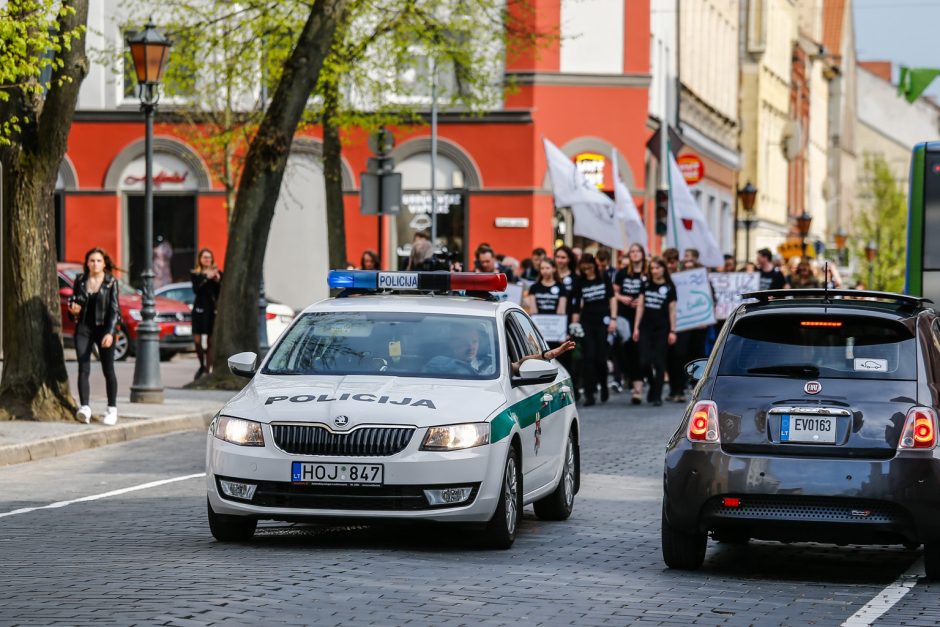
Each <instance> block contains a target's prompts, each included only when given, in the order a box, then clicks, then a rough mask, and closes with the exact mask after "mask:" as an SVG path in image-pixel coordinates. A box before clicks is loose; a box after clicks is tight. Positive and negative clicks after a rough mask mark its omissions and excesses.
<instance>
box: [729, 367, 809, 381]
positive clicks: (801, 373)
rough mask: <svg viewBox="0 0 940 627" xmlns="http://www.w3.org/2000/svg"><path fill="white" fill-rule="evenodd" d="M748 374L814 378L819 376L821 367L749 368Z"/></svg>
mask: <svg viewBox="0 0 940 627" xmlns="http://www.w3.org/2000/svg"><path fill="white" fill-rule="evenodd" d="M747 371H748V374H783V375H788V376H791V377H812V378H814V379H815V378H816V377H818V376H819V367H818V366H814V365H813V364H782V365H779V366H760V367H758V368H748V369H747Z"/></svg>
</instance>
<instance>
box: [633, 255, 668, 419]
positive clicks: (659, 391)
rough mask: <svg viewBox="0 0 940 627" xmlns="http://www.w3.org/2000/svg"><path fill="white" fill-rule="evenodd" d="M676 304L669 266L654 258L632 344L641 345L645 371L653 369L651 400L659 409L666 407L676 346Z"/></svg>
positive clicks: (638, 310) (659, 258)
mask: <svg viewBox="0 0 940 627" xmlns="http://www.w3.org/2000/svg"><path fill="white" fill-rule="evenodd" d="M676 300H677V298H676V286H675V285H673V283H672V279H671V278H670V277H669V270H667V269H666V262H665V261H664V260H663V258H662V257H653V258H652V259H651V260H650V265H649V278H648V279H647V280H646V281H644V282H643V287H642V289H641V291H640V302H639V304H638V305H637V308H636V324H635V325H634V327H633V341H634V342H638V343H639V349H640V359H641V361H642V368H643V371H644V372H645V371H646V370H647V369H648V368H650V367H652V369H653V375H652V378H651V380H650V391H649V399H650V400H651V402H652V403H653V405H656V406H659V405H662V404H663V380H664V379H665V373H666V355H667V354H668V352H669V347H670V346H671V345H673V344H675V342H676Z"/></svg>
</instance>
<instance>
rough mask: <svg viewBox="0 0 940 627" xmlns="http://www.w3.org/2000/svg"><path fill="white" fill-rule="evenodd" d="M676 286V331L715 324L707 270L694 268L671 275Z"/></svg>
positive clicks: (713, 304) (713, 305)
mask: <svg viewBox="0 0 940 627" xmlns="http://www.w3.org/2000/svg"><path fill="white" fill-rule="evenodd" d="M672 282H673V283H675V284H676V294H677V296H678V302H677V303H676V330H677V331H687V330H689V329H694V328H696V327H701V326H707V325H710V324H715V301H714V300H713V299H712V291H711V289H710V287H709V284H708V270H706V269H705V268H696V269H695V270H685V271H683V272H676V273H675V274H673V275H672Z"/></svg>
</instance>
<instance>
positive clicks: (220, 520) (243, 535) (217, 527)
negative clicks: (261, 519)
mask: <svg viewBox="0 0 940 627" xmlns="http://www.w3.org/2000/svg"><path fill="white" fill-rule="evenodd" d="M206 511H207V513H208V514H209V531H211V532H212V536H213V537H214V538H215V539H216V540H218V541H219V542H244V541H246V540H251V536H253V535H255V527H257V526H258V521H257V520H255V519H254V518H247V517H245V516H229V515H227V514H216V513H215V512H214V511H212V505H210V504H209V501H208V499H207V500H206Z"/></svg>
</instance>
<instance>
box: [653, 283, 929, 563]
mask: <svg viewBox="0 0 940 627" xmlns="http://www.w3.org/2000/svg"><path fill="white" fill-rule="evenodd" d="M746 296H747V297H749V298H754V299H756V301H755V302H752V303H749V304H744V305H741V306H740V307H739V308H738V309H737V310H736V311H735V312H734V314H733V315H732V316H731V318H729V320H728V321H727V323H726V324H725V327H724V328H723V329H722V332H721V334H720V335H719V337H718V341H717V343H716V344H715V348H714V350H713V351H712V354H711V356H710V357H709V359H707V360H699V361H697V362H692V363H691V364H689V367H688V370H689V374H690V375H691V376H692V378H693V379H696V380H698V382H697V384H696V386H695V390H694V393H693V397H692V400H691V402H690V403H689V406H688V408H687V410H686V413H685V415H684V417H683V419H682V422H681V424H680V426H679V429H678V430H677V431H676V433H675V435H673V436H672V438H671V440H670V441H669V444H668V446H667V451H666V463H665V476H664V497H663V517H662V552H663V559H664V561H665V562H666V565H667V566H669V567H670V568H678V569H695V568H698V567H699V566H701V564H702V562H703V560H704V557H705V548H706V545H707V542H708V536H709V534H711V536H712V537H713V538H714V539H715V540H717V541H721V542H742V543H743V542H747V541H748V540H749V539H750V538H756V539H764V540H780V541H815V542H831V543H838V544H846V543H852V544H904V545H907V546H908V547H916V546H917V545H920V544H923V545H924V556H925V565H926V574H927V577H928V578H930V579H940V450H938V449H937V446H936V444H937V412H938V408H940V319H938V317H937V312H936V311H934V310H933V309H932V308H930V306H929V303H930V301H927V300H925V299H921V298H916V297H910V296H901V295H898V294H888V293H882V292H858V291H835V290H829V291H824V290H783V291H770V292H758V293H754V294H748V295H746Z"/></svg>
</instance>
